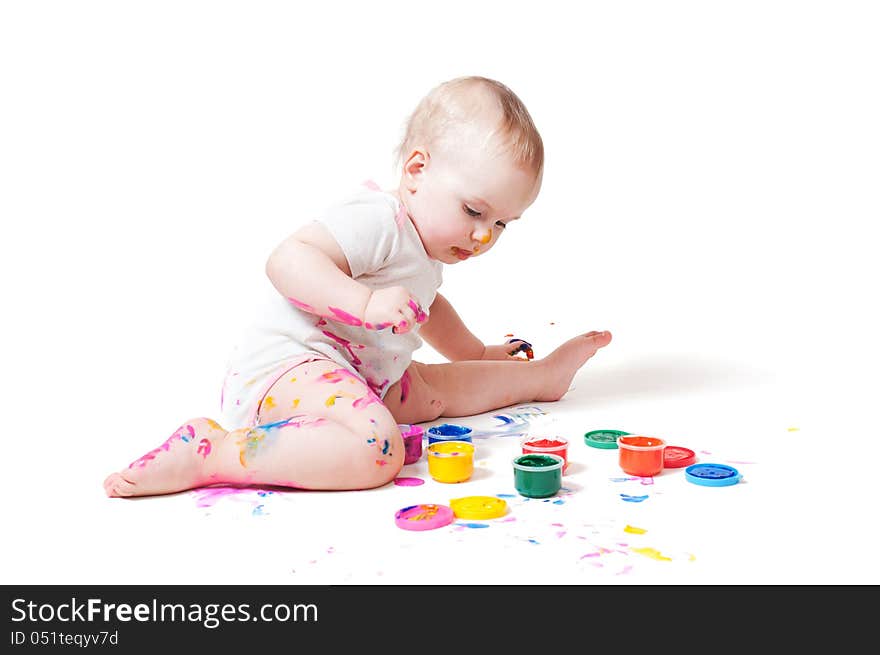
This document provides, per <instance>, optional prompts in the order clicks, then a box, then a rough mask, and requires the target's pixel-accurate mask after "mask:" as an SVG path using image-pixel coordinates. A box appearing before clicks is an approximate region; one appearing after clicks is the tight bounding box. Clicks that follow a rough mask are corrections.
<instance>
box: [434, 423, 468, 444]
mask: <svg viewBox="0 0 880 655" xmlns="http://www.w3.org/2000/svg"><path fill="white" fill-rule="evenodd" d="M471 432H473V430H471V428H469V427H466V426H464V425H455V424H454V423H444V424H443V425H435V426H433V427H430V428H428V445H429V446H430V445H431V444H432V443H437V442H439V441H473V439H472V438H471Z"/></svg>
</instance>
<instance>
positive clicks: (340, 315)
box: [327, 307, 364, 327]
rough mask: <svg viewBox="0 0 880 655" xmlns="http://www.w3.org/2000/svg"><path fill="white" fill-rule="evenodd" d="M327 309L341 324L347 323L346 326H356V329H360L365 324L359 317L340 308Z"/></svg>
mask: <svg viewBox="0 0 880 655" xmlns="http://www.w3.org/2000/svg"><path fill="white" fill-rule="evenodd" d="M327 309H329V310H330V311H331V312H333V315H334V316H335V318H336V320H337V321H339V322H340V323H345V324H346V325H354V326H355V327H360V326H361V325H363V324H364V322H363V321H362V320H361V319H359V318H358V317H357V316H353V315H352V314H349V313H348V312H347V311H345V310H343V309H339V308H338V307H327Z"/></svg>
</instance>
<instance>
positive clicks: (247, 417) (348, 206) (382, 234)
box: [220, 182, 443, 430]
mask: <svg viewBox="0 0 880 655" xmlns="http://www.w3.org/2000/svg"><path fill="white" fill-rule="evenodd" d="M316 221H317V222H319V223H321V224H322V225H324V226H325V227H326V228H327V229H328V230H329V231H330V234H332V235H333V237H334V238H335V239H336V241H337V243H338V244H339V247H340V248H341V249H342V252H343V253H344V254H345V257H346V259H347V260H348V265H349V267H350V268H351V276H352V278H353V279H355V280H357V281H358V282H360V283H361V284H363V285H365V286H367V287H369V288H370V289H381V288H385V287H390V286H396V285H400V286H403V287H406V288H407V289H409V291H410V293H411V294H412V295H413V297H415V298H416V299H417V300H418V303H419V306H420V307H421V308H422V309H424V310H425V311H426V312H427V311H428V308H429V307H430V306H431V303H433V302H434V297H435V296H436V294H437V289H438V288H439V287H440V283H441V281H442V269H443V264H442V263H441V262H438V261H437V260H434V259H431V258H430V257H428V254H427V253H426V252H425V248H424V246H422V242H421V240H420V239H419V235H418V233H417V232H416V229H415V226H414V225H413V224H412V222H411V221H410V220H409V217H408V215H407V213H406V210H405V209H404V207H403V206H402V205H401V203H400V201H398V200H397V198H395V197H394V196H393V195H391V194H389V193H385V192H383V191H381V190H379V188H378V187H377V186H376V185H375V184H374V183H371V182H369V183H367V188H365V189H363V190H360V191H358V192H356V193H354V194H352V195H351V196H349V197H348V198H346V199H345V200H343V201H342V202H340V203H338V204H336V205H333V206H331V207H329V208H328V209H327V210H326V211H325V212H324V214H323V215H322V216H320V217H318V218H317V219H316ZM272 291H273V292H274V293H273V294H272V295H271V296H270V297H269V298H268V299H267V301H266V303H265V304H264V305H263V306H262V308H261V310H260V311H259V313H258V317H257V319H256V320H255V321H254V322H253V323H252V324H251V325H250V326H249V327H248V328H247V329H246V330H245V331H244V334H243V335H242V338H241V339H240V340H239V343H238V344H237V345H236V346H235V348H234V350H233V352H232V356H231V357H230V361H229V366H228V369H227V374H226V379H225V381H224V384H223V393H222V396H221V401H220V403H221V411H222V417H221V424H222V425H223V427H224V428H226V429H227V430H235V429H239V428H245V427H248V428H249V427H254V426H255V425H258V424H259V422H260V421H259V417H258V409H259V405H260V402H261V401H262V399H263V397H264V396H265V394H266V392H267V391H268V390H269V388H270V387H271V386H272V384H274V383H275V381H276V380H278V379H279V378H280V377H281V376H282V375H283V374H284V373H285V372H286V371H288V370H290V368H292V367H293V366H296V365H297V364H300V363H302V362H305V361H309V360H310V359H311V358H312V357H323V358H329V359H331V360H333V361H335V362H338V363H339V364H340V365H342V366H344V367H345V368H347V369H348V370H349V371H351V372H352V373H354V374H355V375H357V376H358V377H360V378H361V379H362V380H364V382H365V383H366V384H367V385H368V386H369V387H370V389H372V390H373V392H374V393H376V395H378V396H379V397H380V398H383V397H384V396H385V392H386V391H387V390H388V387H390V386H391V385H392V384H394V383H395V382H397V380H399V379H400V377H401V376H402V375H403V373H404V371H406V369H407V367H408V366H409V364H410V362H411V361H412V354H413V352H415V351H416V350H417V349H418V348H419V347H420V346H421V345H422V339H421V337H419V336H418V327H419V326H418V324H416V325H415V326H414V327H413V328H411V329H410V331H409V332H407V333H405V334H393V333H392V331H391V328H390V327H389V328H386V329H384V330H367V329H365V328H363V327H357V326H353V325H348V324H346V323H344V322H341V321H337V320H334V319H332V318H322V317H320V316H317V315H315V314H311V313H308V312H306V311H304V310H302V309H299V308H297V307H296V306H295V305H294V303H292V302H291V300H289V299H287V298H285V297H284V296H282V295H281V294H280V293H278V292H277V291H276V290H275V289H274V288H272Z"/></svg>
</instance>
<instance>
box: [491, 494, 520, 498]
mask: <svg viewBox="0 0 880 655" xmlns="http://www.w3.org/2000/svg"><path fill="white" fill-rule="evenodd" d="M495 495H496V496H498V498H516V494H495Z"/></svg>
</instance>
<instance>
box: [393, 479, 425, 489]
mask: <svg viewBox="0 0 880 655" xmlns="http://www.w3.org/2000/svg"><path fill="white" fill-rule="evenodd" d="M394 484H395V485H397V486H398V487H418V486H421V485H423V484H425V481H424V480H423V479H422V478H406V477H402V478H394Z"/></svg>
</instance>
